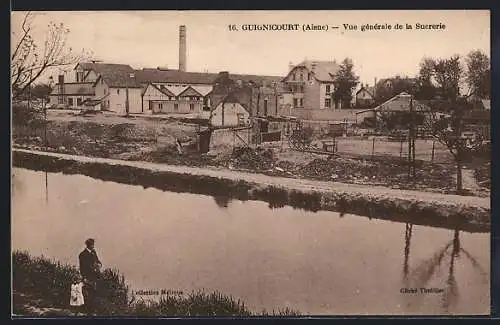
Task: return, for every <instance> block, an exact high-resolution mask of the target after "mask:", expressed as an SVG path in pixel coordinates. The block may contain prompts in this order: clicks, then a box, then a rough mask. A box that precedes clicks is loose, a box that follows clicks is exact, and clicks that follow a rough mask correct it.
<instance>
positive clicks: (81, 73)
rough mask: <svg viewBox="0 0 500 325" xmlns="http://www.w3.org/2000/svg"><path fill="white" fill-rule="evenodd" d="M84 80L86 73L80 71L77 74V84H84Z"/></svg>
mask: <svg viewBox="0 0 500 325" xmlns="http://www.w3.org/2000/svg"><path fill="white" fill-rule="evenodd" d="M83 79H84V72H83V71H78V72H77V73H76V82H83Z"/></svg>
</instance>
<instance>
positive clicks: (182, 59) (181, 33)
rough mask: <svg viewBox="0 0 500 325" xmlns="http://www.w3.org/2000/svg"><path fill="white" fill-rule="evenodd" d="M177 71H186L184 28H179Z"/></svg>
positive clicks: (182, 26)
mask: <svg viewBox="0 0 500 325" xmlns="http://www.w3.org/2000/svg"><path fill="white" fill-rule="evenodd" d="M179 71H186V26H184V25H181V26H179Z"/></svg>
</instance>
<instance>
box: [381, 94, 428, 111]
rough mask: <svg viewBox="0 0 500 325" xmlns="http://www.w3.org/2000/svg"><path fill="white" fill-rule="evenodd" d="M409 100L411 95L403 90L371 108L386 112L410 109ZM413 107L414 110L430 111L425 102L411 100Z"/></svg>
mask: <svg viewBox="0 0 500 325" xmlns="http://www.w3.org/2000/svg"><path fill="white" fill-rule="evenodd" d="M410 100H411V96H410V95H409V94H408V93H407V92H405V91H403V92H401V93H399V94H397V95H396V96H394V97H392V98H390V99H389V100H387V101H385V102H384V103H382V104H380V105H378V106H377V107H375V108H374V109H373V110H374V111H378V110H381V111H387V112H398V111H409V110H410ZM413 109H414V110H415V111H430V110H431V109H430V107H429V106H427V105H426V104H425V103H423V102H420V101H418V100H413Z"/></svg>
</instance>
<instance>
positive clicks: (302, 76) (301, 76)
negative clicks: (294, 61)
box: [300, 72, 304, 81]
mask: <svg viewBox="0 0 500 325" xmlns="http://www.w3.org/2000/svg"><path fill="white" fill-rule="evenodd" d="M303 80H304V74H303V73H302V72H301V73H300V81H303Z"/></svg>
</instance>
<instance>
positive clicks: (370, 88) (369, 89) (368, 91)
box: [356, 86, 375, 97]
mask: <svg viewBox="0 0 500 325" xmlns="http://www.w3.org/2000/svg"><path fill="white" fill-rule="evenodd" d="M362 90H365V91H366V92H367V93H368V94H369V95H370V96H372V97H374V95H373V94H374V93H375V87H365V86H361V88H359V90H358V91H357V92H356V95H357V94H359V93H360V92H361V91H362Z"/></svg>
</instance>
